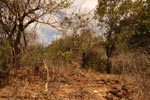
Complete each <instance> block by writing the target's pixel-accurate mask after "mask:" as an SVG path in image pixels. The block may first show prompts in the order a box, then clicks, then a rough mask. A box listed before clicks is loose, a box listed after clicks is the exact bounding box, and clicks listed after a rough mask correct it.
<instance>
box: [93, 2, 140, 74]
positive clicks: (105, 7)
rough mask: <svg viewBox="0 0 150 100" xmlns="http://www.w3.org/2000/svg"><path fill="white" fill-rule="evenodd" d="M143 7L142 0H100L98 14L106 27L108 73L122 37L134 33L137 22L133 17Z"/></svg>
mask: <svg viewBox="0 0 150 100" xmlns="http://www.w3.org/2000/svg"><path fill="white" fill-rule="evenodd" d="M142 8H143V2H142V1H141V0H136V1H134V2H133V1H132V0H98V6H97V9H96V15H97V16H98V19H99V22H100V24H102V25H103V26H104V27H105V32H104V33H103V35H104V37H105V39H106V41H105V42H106V44H105V50H106V55H107V68H106V69H107V72H108V73H110V72H111V67H112V64H111V57H112V56H113V54H114V53H115V51H116V49H117V44H119V43H120V42H121V41H120V40H121V39H124V36H126V35H129V34H132V33H133V31H134V30H133V28H132V27H133V26H134V24H135V23H132V22H133V19H134V17H135V16H136V14H137V12H139V11H142ZM122 35H123V37H122V38H121V36H122ZM120 38H121V39H120ZM119 47H121V46H119ZM119 49H120V48H119Z"/></svg>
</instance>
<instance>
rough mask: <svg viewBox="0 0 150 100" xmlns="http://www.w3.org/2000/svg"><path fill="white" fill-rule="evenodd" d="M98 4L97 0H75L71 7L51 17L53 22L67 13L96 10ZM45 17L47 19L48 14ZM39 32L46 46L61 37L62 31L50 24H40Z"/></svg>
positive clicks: (40, 39)
mask: <svg viewBox="0 0 150 100" xmlns="http://www.w3.org/2000/svg"><path fill="white" fill-rule="evenodd" d="M96 5H97V0H75V1H74V2H73V4H72V5H71V6H70V7H69V8H66V9H63V10H62V11H60V12H57V14H56V15H55V16H56V18H51V19H53V20H51V22H53V21H56V20H63V19H64V17H65V16H66V15H68V14H72V13H87V12H89V11H91V10H93V12H94V8H95V7H96ZM52 17H53V16H52ZM47 18H48V17H47ZM44 19H45V20H47V19H46V16H45V18H44ZM37 34H38V37H39V41H40V42H41V43H42V44H43V45H44V46H46V45H48V44H50V43H51V42H52V41H53V40H54V39H56V38H60V37H61V33H60V32H59V31H57V30H56V29H53V28H51V27H50V26H47V25H43V24H40V25H39V26H38V28H37Z"/></svg>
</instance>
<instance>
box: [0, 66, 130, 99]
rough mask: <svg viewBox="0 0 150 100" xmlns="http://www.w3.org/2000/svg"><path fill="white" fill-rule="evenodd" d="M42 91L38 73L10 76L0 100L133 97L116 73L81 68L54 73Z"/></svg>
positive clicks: (42, 82) (43, 85) (0, 92)
mask: <svg viewBox="0 0 150 100" xmlns="http://www.w3.org/2000/svg"><path fill="white" fill-rule="evenodd" d="M48 86H49V88H48V89H49V90H48V92H47V91H45V80H42V79H41V78H40V77H38V76H32V79H31V76H28V77H25V78H24V79H20V78H11V79H10V80H9V84H8V85H6V86H4V87H2V88H0V100H132V99H131V98H130V96H131V94H132V92H133V89H132V85H130V84H123V82H122V80H121V79H120V77H119V76H117V75H107V74H99V73H96V72H87V71H81V70H70V69H69V70H61V71H59V73H54V74H53V75H52V77H51V80H50V82H49V85H48Z"/></svg>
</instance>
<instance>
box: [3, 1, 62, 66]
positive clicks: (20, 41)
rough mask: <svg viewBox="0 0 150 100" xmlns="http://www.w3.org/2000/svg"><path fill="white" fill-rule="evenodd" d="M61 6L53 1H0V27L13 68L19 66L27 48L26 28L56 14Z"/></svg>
mask: <svg viewBox="0 0 150 100" xmlns="http://www.w3.org/2000/svg"><path fill="white" fill-rule="evenodd" d="M63 4H64V2H63V1H60V2H58V1H54V0H0V26H1V27H2V28H1V29H2V30H3V34H5V36H6V39H7V40H8V41H9V44H10V46H11V47H12V56H13V57H12V61H13V66H15V67H19V66H20V59H21V53H22V52H23V51H24V50H25V49H26V47H27V40H26V32H25V31H26V29H27V27H29V26H30V25H31V24H33V23H38V22H40V21H41V20H40V19H41V18H42V17H44V16H45V15H48V16H49V15H51V14H53V13H54V12H57V11H58V10H59V9H61V8H63ZM0 36H2V33H0Z"/></svg>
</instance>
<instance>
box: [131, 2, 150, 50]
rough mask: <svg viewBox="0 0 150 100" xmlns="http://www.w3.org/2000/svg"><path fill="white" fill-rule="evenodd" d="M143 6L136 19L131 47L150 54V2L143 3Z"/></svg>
mask: <svg viewBox="0 0 150 100" xmlns="http://www.w3.org/2000/svg"><path fill="white" fill-rule="evenodd" d="M143 5H144V6H143V7H142V8H141V10H140V11H139V12H137V15H136V16H135V17H134V20H133V22H134V23H135V25H134V34H133V35H132V36H131V38H129V46H130V47H131V49H141V50H142V52H145V51H146V52H148V53H150V52H149V51H150V46H149V44H150V1H148V0H147V1H146V2H143Z"/></svg>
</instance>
